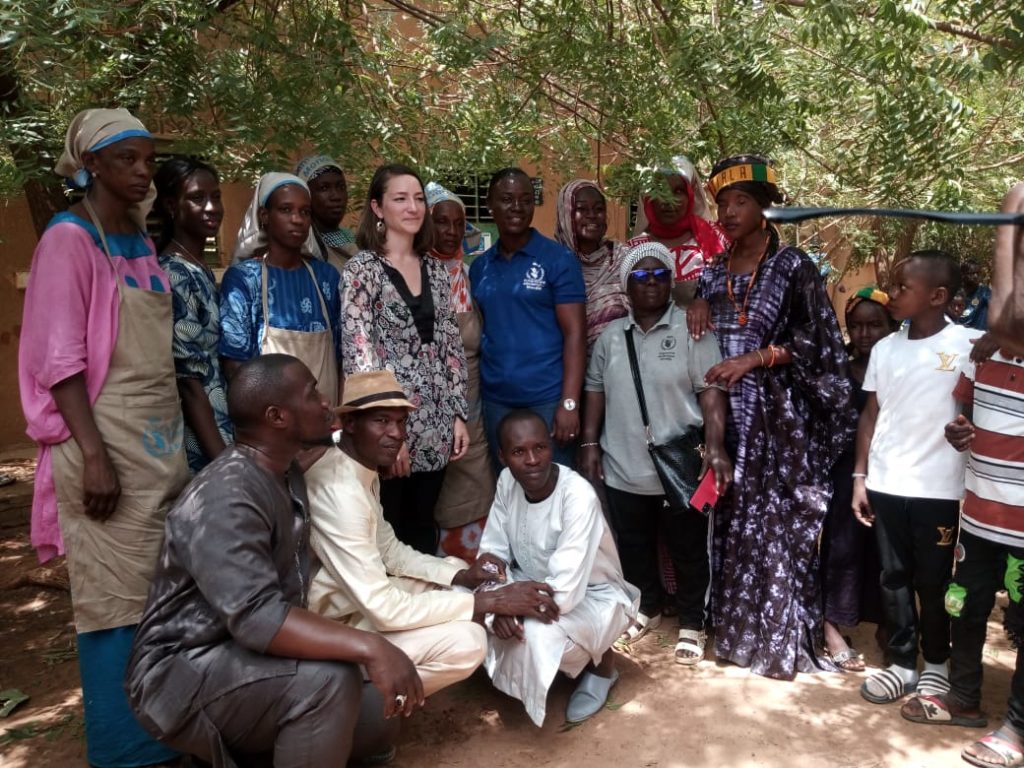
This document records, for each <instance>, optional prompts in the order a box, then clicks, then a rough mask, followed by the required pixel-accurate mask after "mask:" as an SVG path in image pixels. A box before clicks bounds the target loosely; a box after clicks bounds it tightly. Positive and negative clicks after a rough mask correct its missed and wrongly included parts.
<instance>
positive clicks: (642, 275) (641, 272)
mask: <svg viewBox="0 0 1024 768" xmlns="http://www.w3.org/2000/svg"><path fill="white" fill-rule="evenodd" d="M629 276H630V278H631V279H633V280H636V281H637V282H638V283H644V282H647V280H648V278H651V277H653V278H654V279H655V280H656V281H657V282H659V283H667V282H668V281H669V280H671V279H672V270H671V269H669V268H668V267H658V268H657V269H634V270H633V271H632V272H630V273H629Z"/></svg>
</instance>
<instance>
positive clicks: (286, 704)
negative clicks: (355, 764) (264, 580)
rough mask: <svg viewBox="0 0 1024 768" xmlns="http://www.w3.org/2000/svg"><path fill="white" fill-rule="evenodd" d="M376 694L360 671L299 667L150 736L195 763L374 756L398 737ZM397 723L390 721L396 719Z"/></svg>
mask: <svg viewBox="0 0 1024 768" xmlns="http://www.w3.org/2000/svg"><path fill="white" fill-rule="evenodd" d="M383 712H384V703H383V701H382V699H381V695H380V692H379V691H378V690H377V689H376V687H374V686H373V684H371V683H364V682H363V678H362V674H361V673H360V670H359V667H357V666H356V665H355V664H342V663H340V662H333V661H311V660H303V661H300V662H299V663H298V665H297V667H296V670H295V674H294V675H286V676H284V677H270V678H264V679H262V680H257V681H256V682H252V683H248V684H245V685H241V686H239V687H238V688H236V689H234V690H232V691H229V692H228V693H226V694H224V695H223V696H220V697H219V698H217V699H214V700H213V701H211V702H210V703H209V704H207V705H206V706H205V707H203V708H201V709H200V710H198V711H197V712H196V714H195V715H194V716H192V717H190V718H189V719H188V720H187V721H186V722H185V724H184V725H183V726H182V727H181V728H180V729H179V730H178V731H176V732H175V733H174V734H172V735H165V734H160V733H154V735H156V736H158V737H159V738H160V740H161V741H163V742H164V743H165V744H168V745H169V746H171V747H173V748H174V749H177V750H179V751H181V752H184V753H186V754H189V755H192V756H193V758H194V759H193V764H197V763H198V764H199V765H212V766H213V767H214V768H220V766H223V765H225V764H227V762H228V761H229V760H233V761H234V763H236V764H238V765H240V766H249V767H250V768H256V766H271V765H273V766H275V767H276V768H319V767H320V766H324V765H345V763H346V760H347V759H348V757H349V756H350V755H351V756H352V757H356V758H363V757H369V756H372V755H375V754H380V753H381V752H382V751H384V750H386V749H387V748H388V747H389V746H390V745H391V744H393V743H394V742H395V740H396V739H397V737H398V723H392V722H391V721H388V720H385V719H384V716H383ZM399 719H400V718H393V720H399Z"/></svg>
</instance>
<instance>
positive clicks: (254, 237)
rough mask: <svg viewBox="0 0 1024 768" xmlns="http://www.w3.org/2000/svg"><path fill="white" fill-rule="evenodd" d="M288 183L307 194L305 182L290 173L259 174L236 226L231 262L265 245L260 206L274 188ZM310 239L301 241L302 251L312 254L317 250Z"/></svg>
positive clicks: (245, 257)
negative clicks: (254, 188) (246, 206)
mask: <svg viewBox="0 0 1024 768" xmlns="http://www.w3.org/2000/svg"><path fill="white" fill-rule="evenodd" d="M289 184H294V185H295V186H297V187H302V188H303V189H304V190H306V193H307V194H308V193H309V187H308V186H306V182H304V181H303V180H302V179H300V178H299V177H298V176H294V175H292V174H290V173H265V174H263V175H262V176H260V181H259V184H257V185H256V191H255V192H254V193H253V196H252V202H251V203H249V207H248V209H246V211H245V218H243V219H242V226H241V227H239V228H238V242H237V243H235V252H234V253H233V254H232V255H231V263H232V264H235V263H237V262H239V261H242V260H244V259H248V258H251V257H252V255H253V254H254V253H255V252H256V251H257V250H259V249H260V248H265V247H266V246H267V235H266V233H264V231H263V230H262V229H260V208H266V206H267V200H269V199H270V196H271V195H272V194H274V190H277V189H280V188H281V187H285V186H288V185H289ZM310 239H311V238H307V239H306V242H305V243H303V245H302V252H303V253H305V254H307V255H310V256H314V255H316V254H317V251H313V250H310ZM314 243H315V241H314Z"/></svg>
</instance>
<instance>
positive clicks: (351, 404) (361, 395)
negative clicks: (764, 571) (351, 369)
mask: <svg viewBox="0 0 1024 768" xmlns="http://www.w3.org/2000/svg"><path fill="white" fill-rule="evenodd" d="M370 408H408V409H409V410H415V409H416V406H415V405H413V404H412V403H410V402H409V400H408V399H407V398H406V397H405V392H403V391H402V387H401V385H399V383H398V379H396V378H395V374H394V373H392V372H391V371H389V370H383V371H362V372H360V373H353V374H351V375H349V376H346V377H345V391H344V392H343V393H342V396H341V405H339V406H338V407H337V408H335V409H334V410H335V412H337V413H351V412H352V411H365V410H369V409H370Z"/></svg>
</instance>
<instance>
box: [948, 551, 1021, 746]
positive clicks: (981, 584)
mask: <svg viewBox="0 0 1024 768" xmlns="http://www.w3.org/2000/svg"><path fill="white" fill-rule="evenodd" d="M1022 563H1024V548H1021V547H1011V546H1008V545H1006V544H1000V543H998V542H995V541H989V540H988V539H982V538H980V537H978V536H975V535H974V534H972V533H968V532H966V531H962V532H961V533H960V547H959V548H958V550H957V563H956V573H955V574H954V576H953V583H954V584H956V585H959V586H960V587H963V589H964V591H965V592H966V594H965V595H964V604H963V607H962V608H961V610H960V615H959V616H954V617H953V620H952V637H953V648H952V651H951V653H950V657H949V685H950V694H951V695H952V696H953V697H954V698H955V699H956V700H957V702H959V703H960V704H962V705H963V706H964V707H966V708H970V709H977V708H978V706H980V704H981V683H982V676H983V673H982V651H983V649H984V647H985V631H986V629H987V625H988V617H989V616H990V615H991V613H992V607H993V606H994V605H995V601H996V592H997V591H998V590H1000V589H1006V590H1007V591H1008V592H1009V594H1010V607H1009V608H1007V614H1008V616H1009V615H1011V613H1012V612H1013V611H1020V610H1021V602H1020V594H1021V589H1022V587H1024V583H1022V579H1021V575H1022V574H1021V565H1022ZM1015 596H1016V597H1017V599H1016V600H1014V597H1015ZM1006 720H1007V722H1008V723H1009V725H1010V726H1012V727H1013V729H1014V730H1015V731H1017V732H1018V733H1021V734H1024V654H1022V653H1021V651H1020V650H1019V649H1018V651H1017V668H1016V670H1015V671H1014V673H1013V679H1012V680H1011V681H1010V702H1009V709H1008V711H1007V714H1006Z"/></svg>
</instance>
